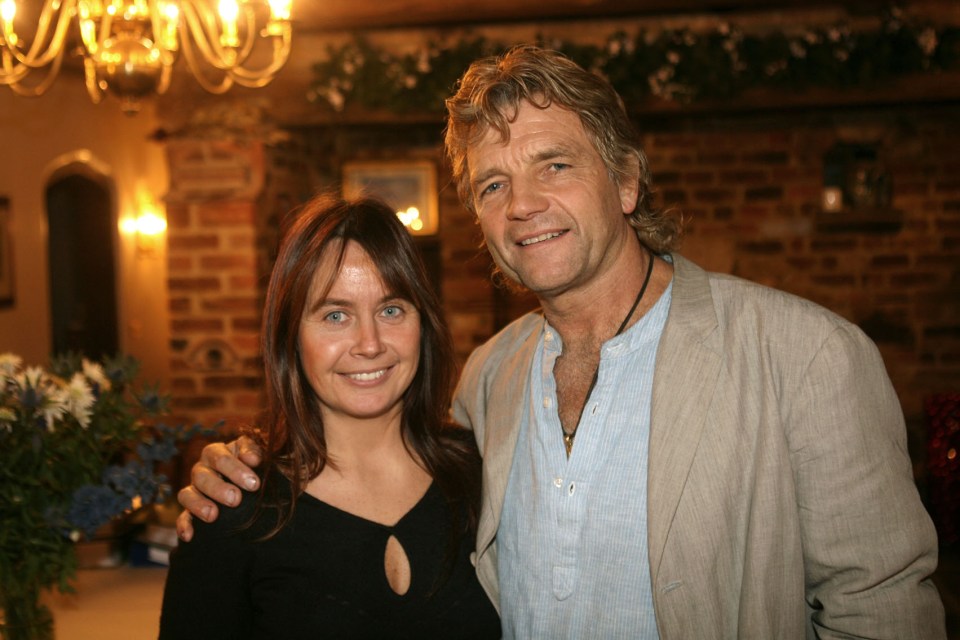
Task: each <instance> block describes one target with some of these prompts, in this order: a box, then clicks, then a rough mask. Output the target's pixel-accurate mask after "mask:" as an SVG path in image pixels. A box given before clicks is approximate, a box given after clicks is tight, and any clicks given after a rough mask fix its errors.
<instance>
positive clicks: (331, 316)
mask: <svg viewBox="0 0 960 640" xmlns="http://www.w3.org/2000/svg"><path fill="white" fill-rule="evenodd" d="M343 316H344V314H343V311H331V312H330V313H328V314H327V315H326V317H325V318H324V319H325V320H329V321H330V322H343Z"/></svg>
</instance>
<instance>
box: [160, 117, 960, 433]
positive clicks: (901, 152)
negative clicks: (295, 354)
mask: <svg viewBox="0 0 960 640" xmlns="http://www.w3.org/2000/svg"><path fill="white" fill-rule="evenodd" d="M956 122H957V116H956V110H955V108H952V107H949V106H947V107H943V106H940V107H935V106H934V107H930V106H928V107H917V108H913V109H905V108H897V107H882V106H879V107H869V106H868V107H858V108H851V107H845V108H842V109H840V108H836V109H820V110H813V111H811V110H804V111H795V112H790V111H776V112H775V111H767V112H762V111H758V112H747V111H742V112H738V113H729V114H722V115H716V114H714V115H709V114H699V115H679V114H669V115H664V114H647V115H642V114H641V115H640V116H638V124H639V125H640V127H641V130H642V132H643V133H642V136H643V142H644V145H645V146H646V148H647V151H648V155H649V156H650V163H651V167H652V170H653V173H654V183H655V186H656V187H657V188H658V190H659V191H658V197H659V199H660V201H661V202H662V203H663V204H666V205H668V206H671V207H672V208H674V209H675V210H676V211H677V212H678V213H679V214H681V215H683V217H684V219H685V221H686V226H685V228H686V237H685V239H684V243H683V245H682V247H681V252H682V253H684V254H685V255H687V256H688V257H690V258H692V259H694V260H695V261H697V262H699V263H700V264H702V265H703V266H704V267H706V268H708V269H711V270H715V271H722V272H727V273H733V274H736V275H738V276H741V277H744V278H747V279H750V280H754V281H757V282H761V283H763V284H767V285H770V286H773V287H777V288H780V289H783V290H786V291H789V292H792V293H796V294H798V295H800V296H803V297H805V298H809V299H811V300H813V301H815V302H818V303H820V304H823V305H824V306H826V307H828V308H829V309H832V310H833V311H835V312H837V313H839V314H840V315H842V316H844V317H846V318H848V319H849V320H851V321H853V322H855V323H857V324H858V325H860V326H861V327H863V328H864V330H865V331H866V332H867V333H868V334H869V335H870V336H871V337H872V338H873V339H874V340H875V341H876V342H877V344H878V346H879V348H880V351H881V353H882V355H883V357H884V360H885V362H886V364H887V367H888V370H889V372H890V376H891V378H892V380H893V383H894V385H895V387H896V389H897V392H898V394H899V396H900V399H901V402H902V404H903V407H904V410H905V412H906V414H907V416H908V420H909V421H910V422H911V423H913V425H914V430H915V431H916V430H917V429H919V428H920V427H919V426H918V423H919V420H920V417H921V414H922V402H923V398H924V397H926V396H927V395H929V394H931V393H935V392H939V391H947V390H957V389H960V320H958V318H960V159H958V158H960V157H958V155H957V153H956V151H955V149H957V148H960V130H958V128H957V126H956ZM440 132H441V127H440V126H439V125H437V124H436V123H431V124H422V123H421V124H419V125H410V124H405V123H394V124H389V123H388V124H376V125H362V124H361V125H352V126H348V125H338V126H327V127H314V128H310V129H304V130H299V131H294V132H292V133H293V136H292V137H293V139H294V140H295V141H297V144H295V145H294V151H293V152H289V153H282V152H278V150H277V149H273V150H265V149H264V148H263V147H261V146H253V147H245V146H243V145H240V146H237V145H236V144H235V143H234V145H233V146H230V145H229V144H228V145H227V146H218V145H220V144H222V143H213V142H211V141H180V142H174V143H172V144H171V145H170V148H169V156H170V159H171V176H172V188H171V194H170V197H169V198H168V212H169V213H168V215H169V218H170V236H169V237H170V295H171V301H170V305H171V314H172V317H173V319H172V324H173V326H172V330H173V342H172V345H171V351H172V364H173V370H174V381H173V385H174V386H173V391H174V394H175V396H176V403H177V407H178V408H179V409H180V410H182V411H183V412H184V413H185V414H188V415H189V416H190V417H191V419H202V420H204V421H210V420H212V419H226V420H227V423H228V425H236V424H239V423H242V422H244V421H249V420H250V419H253V417H254V416H255V414H256V411H257V410H258V409H259V402H260V401H261V400H262V397H261V394H260V369H259V367H260V364H259V360H258V355H257V354H258V350H257V332H258V328H259V316H260V306H261V304H262V296H263V294H264V290H265V285H266V277H265V274H266V273H267V271H268V270H269V267H270V263H271V260H272V255H273V250H274V249H275V246H276V236H277V227H278V224H279V220H280V219H281V218H282V216H283V214H284V213H285V212H286V211H287V210H288V209H289V208H291V207H292V206H293V205H294V204H296V203H297V202H299V201H302V200H303V199H305V198H306V197H308V196H309V195H310V194H311V193H312V191H313V190H314V189H316V188H332V189H336V188H337V185H338V181H339V167H340V166H341V164H342V163H343V162H345V161H347V160H357V159H367V160H369V159H391V160H398V159H410V160H424V159H427V160H431V161H433V162H435V164H436V166H437V169H438V172H439V180H438V184H439V185H440V187H439V188H440V194H439V195H440V197H439V204H440V217H441V225H440V232H439V235H438V237H437V239H436V241H437V242H439V244H440V255H441V263H442V264H441V273H440V274H439V277H440V281H441V291H442V297H443V303H444V309H445V312H446V315H447V319H448V321H449V323H450V326H451V329H452V332H453V335H454V339H455V343H456V347H457V354H458V356H459V357H460V358H461V360H462V359H463V358H465V357H466V356H467V354H469V353H470V351H471V350H472V349H473V348H474V347H476V346H477V345H479V344H480V343H482V342H483V341H484V340H486V339H487V338H488V337H489V336H490V335H492V334H493V333H494V332H495V331H496V330H497V329H498V328H499V327H501V326H503V325H504V324H505V323H506V322H508V321H509V320H510V319H512V318H514V317H516V316H517V315H519V314H520V313H522V312H523V311H525V310H527V309H529V308H531V307H533V306H535V304H536V302H535V300H534V299H533V298H532V297H531V296H529V295H523V294H517V293H514V292H510V291H508V290H507V289H505V288H502V287H497V286H495V285H493V284H492V283H491V278H490V274H491V271H492V265H491V261H490V259H489V257H488V255H487V253H486V251H485V250H484V249H483V248H482V246H481V237H480V233H479V228H478V226H477V224H476V221H475V220H474V217H473V216H472V214H470V213H469V212H467V211H466V210H464V209H463V208H462V207H461V206H460V204H459V202H458V199H457V195H456V190H455V188H454V186H453V185H452V183H451V182H450V176H449V172H448V171H447V169H446V167H445V165H444V162H443V158H442V152H441V149H440V147H439V144H438V141H439V140H440V137H441V133H440ZM838 142H867V143H870V144H874V145H875V147H876V149H877V152H878V160H879V162H880V163H881V164H882V165H883V166H884V167H885V169H886V170H887V172H888V173H889V175H890V176H891V178H892V200H891V202H890V206H889V207H888V208H887V210H885V211H883V212H881V214H882V215H881V216H880V218H881V219H880V221H879V222H880V223H877V221H876V220H871V219H869V217H868V218H867V219H860V218H857V217H856V216H853V218H855V219H853V226H852V227H850V226H848V228H846V229H845V228H843V225H838V224H836V223H837V222H838V221H840V222H842V221H843V220H844V219H845V218H844V216H848V217H849V216H850V214H851V212H849V211H848V212H841V213H840V214H830V215H828V214H825V213H824V212H823V211H822V209H821V194H822V188H823V181H824V176H823V167H824V157H825V155H826V154H827V152H828V151H829V150H830V149H831V147H833V146H834V145H835V144H837V143H838ZM217 154H223V155H224V157H231V158H233V159H234V162H235V163H238V164H239V165H240V166H239V167H233V168H230V167H227V166H224V161H223V158H221V160H217V157H218V155H217ZM211 158H212V159H213V162H212V168H210V166H209V165H211ZM257 171H259V178H258V177H256V176H255V175H254V174H255V173H256V172H257ZM205 172H206V173H205ZM244 172H246V173H244ZM242 175H246V178H245V179H244V180H246V182H244V180H241V179H239V178H238V176H242ZM305 176H309V179H308V180H304V177H305ZM891 212H892V220H893V224H891V223H890V221H891ZM854 213H855V212H854ZM211 350H213V351H214V352H219V357H218V355H217V354H216V353H214V355H213V358H212V360H211V357H210V355H211V353H210V351H211Z"/></svg>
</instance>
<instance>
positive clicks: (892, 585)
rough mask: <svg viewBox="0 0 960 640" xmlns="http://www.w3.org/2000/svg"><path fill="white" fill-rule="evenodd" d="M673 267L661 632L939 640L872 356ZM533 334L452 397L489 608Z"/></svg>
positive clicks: (523, 322)
mask: <svg viewBox="0 0 960 640" xmlns="http://www.w3.org/2000/svg"><path fill="white" fill-rule="evenodd" d="M673 261H674V267H675V271H674V279H673V293H672V296H673V297H672V302H671V306H670V312H669V316H668V319H667V324H666V328H665V329H664V333H663V336H662V338H661V341H660V346H659V351H658V354H657V360H656V372H655V374H654V384H653V402H652V409H651V411H652V413H651V425H650V446H649V451H650V457H649V463H648V464H649V467H648V500H647V503H648V505H649V506H648V513H647V527H648V536H649V537H648V545H649V556H650V575H651V577H652V582H653V593H654V608H655V610H656V617H657V625H658V628H659V631H660V637H661V638H662V639H663V640H674V639H685V640H690V639H695V640H703V639H709V638H757V639H761V640H772V639H775V638H776V639H791V638H797V639H800V638H805V637H806V638H814V637H819V638H848V637H855V638H860V637H864V638H891V639H895V640H905V639H908V638H943V637H945V630H944V613H943V606H942V604H941V602H940V598H939V595H938V594H937V590H936V588H935V587H934V585H933V584H932V582H931V581H930V574H931V573H932V572H933V570H934V569H935V567H936V563H937V539H936V534H935V531H934V528H933V525H932V523H931V521H930V518H929V517H928V515H927V513H926V511H925V510H924V508H923V506H922V504H921V502H920V499H919V496H918V494H917V490H916V488H915V485H914V482H913V476H912V471H911V464H910V460H909V458H908V455H907V451H906V432H905V428H904V422H903V414H902V411H901V409H900V406H899V403H898V400H897V397H896V395H895V393H894V390H893V388H892V386H891V384H890V381H889V379H888V377H887V375H886V372H885V369H884V365H883V361H882V360H881V358H880V355H879V353H878V352H877V349H876V347H875V346H874V345H873V343H871V342H870V341H869V339H867V338H866V337H865V336H864V335H863V333H862V332H861V331H860V330H859V329H858V328H857V327H855V326H854V325H852V324H850V323H848V322H846V321H845V320H843V319H842V318H840V317H838V316H836V315H834V314H832V313H830V312H829V311H827V310H825V309H823V308H821V307H819V306H817V305H815V304H813V303H811V302H808V301H805V300H802V299H800V298H797V297H795V296H791V295H789V294H786V293H783V292H779V291H776V290H773V289H769V288H766V287H762V286H759V285H756V284H753V283H750V282H747V281H744V280H741V279H737V278H734V277H729V276H723V275H717V274H710V273H707V272H705V271H703V270H702V269H700V268H699V267H697V266H696V265H694V264H693V263H691V262H689V261H687V260H685V259H683V258H682V257H680V256H675V257H674V258H673ZM542 326H543V318H542V316H541V315H540V314H539V313H532V314H528V315H526V316H524V317H522V318H520V319H519V320H517V321H515V322H514V323H512V324H511V325H510V326H508V327H507V328H505V329H504V330H503V331H502V332H501V333H499V334H498V335H497V336H495V337H494V338H492V339H491V340H490V341H489V342H488V343H486V344H485V345H483V346H481V347H480V348H478V349H477V350H476V351H475V352H474V354H473V355H472V356H471V357H470V359H469V361H468V363H467V365H466V367H465V369H464V372H463V375H462V377H461V381H460V386H459V387H458V391H457V395H456V398H455V401H454V416H455V418H456V419H457V420H458V421H459V422H461V423H462V424H464V425H466V426H468V427H470V428H472V429H473V430H474V431H475V433H476V437H477V441H478V443H479V446H480V451H481V454H482V455H483V502H482V507H481V517H480V524H479V531H478V535H477V549H476V554H475V558H474V559H475V563H476V566H477V573H478V575H479V578H480V581H481V583H482V584H483V586H484V588H485V589H486V590H487V593H488V594H489V595H490V597H491V599H492V600H493V601H494V602H495V603H497V602H498V584H497V575H496V554H497V547H496V542H497V527H498V523H499V520H500V513H501V508H502V506H503V501H504V493H505V491H506V484H507V477H508V475H509V470H510V466H511V464H512V462H513V453H514V449H515V446H516V441H517V434H518V431H519V427H520V424H521V420H523V419H525V418H524V416H525V415H529V413H528V412H529V400H530V398H529V388H528V387H529V379H530V375H529V374H530V369H531V366H532V359H533V354H534V351H535V347H536V344H537V341H538V338H539V334H540V330H541V328H542ZM637 517H638V518H640V517H643V514H639V513H638V514H637ZM616 561H617V559H616V558H611V563H613V562H616Z"/></svg>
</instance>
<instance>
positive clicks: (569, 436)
mask: <svg viewBox="0 0 960 640" xmlns="http://www.w3.org/2000/svg"><path fill="white" fill-rule="evenodd" d="M575 435H576V434H575V433H566V432H564V434H563V446H564V447H566V449H567V457H568V458H569V457H570V452H571V451H572V450H573V436H575Z"/></svg>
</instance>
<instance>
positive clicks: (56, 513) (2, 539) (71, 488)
mask: <svg viewBox="0 0 960 640" xmlns="http://www.w3.org/2000/svg"><path fill="white" fill-rule="evenodd" d="M137 370H138V363H137V362H136V361H135V360H134V359H132V358H129V357H117V358H114V359H110V360H106V361H104V362H103V363H102V364H99V363H94V362H90V361H88V360H86V359H84V358H81V357H79V356H75V355H69V356H64V357H61V358H58V359H56V360H55V361H54V363H53V364H52V365H51V367H50V370H49V371H48V370H44V369H43V368H41V367H25V366H23V363H22V360H21V358H20V357H18V356H16V355H14V354H10V353H7V354H2V355H0V522H2V523H3V526H2V527H0V610H2V615H3V618H2V622H0V637H2V638H3V639H4V640H24V639H27V638H30V639H34V640H35V639H44V638H52V637H53V620H52V618H51V615H50V612H49V611H48V610H47V609H46V607H45V606H43V605H42V604H41V603H40V600H39V598H40V594H41V592H42V591H43V590H44V589H49V588H52V587H57V588H58V589H59V590H60V591H67V592H69V591H72V588H71V585H70V582H71V580H72V578H73V577H74V575H75V571H76V566H77V558H76V551H75V548H74V543H75V542H77V541H78V540H81V539H82V538H83V537H85V536H92V535H93V534H94V532H96V531H97V530H98V529H99V528H101V527H102V526H103V525H105V524H107V523H109V522H111V521H114V520H115V519H117V518H121V517H123V516H125V515H129V514H132V513H134V512H135V511H136V510H138V509H140V508H142V507H144V506H145V505H149V504H152V503H154V502H156V501H160V500H162V499H164V498H165V497H166V495H167V494H168V493H169V490H170V488H169V486H168V483H167V478H166V477H165V476H164V475H163V474H162V473H160V471H161V469H160V465H161V463H163V462H165V461H168V460H170V459H171V458H172V457H173V456H174V455H175V454H176V453H177V443H178V442H181V441H184V440H186V439H189V438H191V437H193V436H194V435H198V434H201V433H204V434H205V433H206V432H205V431H204V430H202V429H200V427H198V426H193V427H189V428H183V427H169V426H167V425H165V424H163V423H159V422H155V420H157V419H158V417H159V416H160V415H161V414H162V413H163V411H164V410H165V407H166V400H167V399H166V398H165V397H163V396H161V395H159V394H158V393H157V391H156V389H155V388H151V387H145V388H143V389H141V390H139V391H135V390H134V388H133V383H134V379H135V377H136V373H137ZM147 420H151V422H147Z"/></svg>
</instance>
